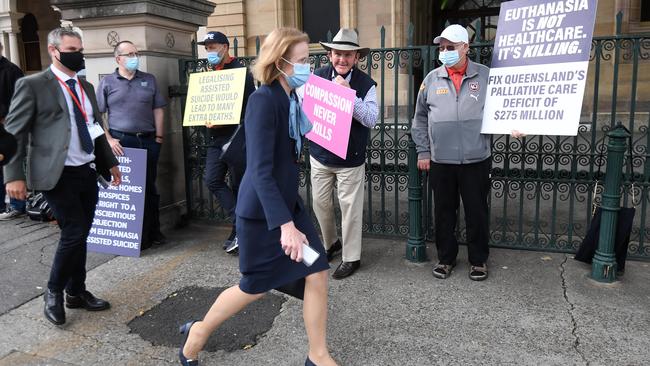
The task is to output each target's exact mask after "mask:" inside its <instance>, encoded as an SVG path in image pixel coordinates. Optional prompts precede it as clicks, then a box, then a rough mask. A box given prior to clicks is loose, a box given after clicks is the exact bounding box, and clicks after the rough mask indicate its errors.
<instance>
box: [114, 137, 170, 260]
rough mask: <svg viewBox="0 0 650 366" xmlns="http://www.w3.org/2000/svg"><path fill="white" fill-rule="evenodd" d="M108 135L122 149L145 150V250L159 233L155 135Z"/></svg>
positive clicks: (143, 239) (158, 145) (143, 229)
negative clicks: (116, 140) (117, 141)
mask: <svg viewBox="0 0 650 366" xmlns="http://www.w3.org/2000/svg"><path fill="white" fill-rule="evenodd" d="M110 133H111V136H113V138H116V139H118V140H120V145H122V146H123V147H131V148H135V149H145V150H147V180H146V183H145V194H144V215H143V217H142V246H143V247H144V248H146V247H148V245H149V242H150V240H151V239H153V238H156V237H158V235H159V233H160V210H159V209H160V195H159V194H158V189H157V188H156V178H157V176H158V159H159V158H160V144H159V143H157V142H156V138H155V136H154V135H155V134H151V135H150V136H147V137H142V136H132V135H126V134H124V133H122V132H120V131H116V130H110Z"/></svg>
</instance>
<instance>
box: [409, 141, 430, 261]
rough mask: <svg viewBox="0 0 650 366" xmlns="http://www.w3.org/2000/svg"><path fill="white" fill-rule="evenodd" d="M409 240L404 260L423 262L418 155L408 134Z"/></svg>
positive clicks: (425, 256)
mask: <svg viewBox="0 0 650 366" xmlns="http://www.w3.org/2000/svg"><path fill="white" fill-rule="evenodd" d="M408 163H409V165H408V166H409V185H408V190H409V193H408V197H409V238H408V242H407V243H406V259H408V260H409V261H411V262H425V261H426V260H427V247H426V246H425V245H424V236H423V235H422V182H421V180H420V171H419V170H418V154H417V152H416V151H415V142H413V139H412V138H411V134H410V133H409V156H408Z"/></svg>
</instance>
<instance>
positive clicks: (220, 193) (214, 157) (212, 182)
mask: <svg viewBox="0 0 650 366" xmlns="http://www.w3.org/2000/svg"><path fill="white" fill-rule="evenodd" d="M211 140H212V145H211V146H210V147H208V151H207V155H206V157H205V175H204V177H203V180H204V181H205V185H206V186H207V187H208V189H209V190H210V192H212V194H213V195H214V196H215V197H216V198H217V200H219V204H220V205H221V207H222V208H223V209H224V210H225V211H226V212H227V213H228V215H229V216H230V219H231V220H232V221H233V223H234V222H235V204H236V201H237V191H238V189H239V183H240V182H241V178H242V176H243V175H244V172H243V171H241V170H242V169H241V168H239V167H235V166H230V165H228V164H226V162H225V161H223V160H221V152H222V150H221V148H222V147H223V145H224V144H225V143H226V142H228V138H226V137H223V138H214V137H212V138H211ZM228 172H230V187H229V186H228V184H227V183H226V174H227V173H228Z"/></svg>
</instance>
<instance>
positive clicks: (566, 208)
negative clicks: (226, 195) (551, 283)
mask: <svg viewBox="0 0 650 366" xmlns="http://www.w3.org/2000/svg"><path fill="white" fill-rule="evenodd" d="M621 19H622V15H621V14H619V16H618V22H619V29H620V21H621ZM380 32H381V33H380V36H381V47H380V48H378V49H372V50H371V52H370V54H369V55H368V56H366V57H365V58H364V59H362V60H361V62H360V65H359V68H360V69H361V70H363V71H365V72H367V73H368V74H370V76H371V77H373V79H374V80H375V81H377V82H378V84H379V86H378V102H379V104H380V115H379V122H378V123H377V126H376V127H375V128H374V129H373V130H372V132H371V136H370V141H369V144H368V149H367V157H366V198H365V203H364V224H363V230H364V232H365V233H367V234H377V235H389V236H397V237H406V236H407V235H408V234H409V222H411V221H412V220H415V222H419V223H421V228H422V230H423V233H424V236H425V239H428V240H430V239H431V238H433V235H434V230H435V228H434V226H433V220H432V212H433V210H432V197H431V195H430V194H429V188H428V183H427V182H428V179H426V176H425V174H421V175H420V176H421V182H422V188H423V189H422V192H423V195H422V197H421V200H422V202H423V207H424V209H423V210H422V212H421V213H419V214H416V215H415V216H414V217H410V216H409V210H408V205H409V202H408V199H409V192H408V183H409V169H408V157H409V156H408V155H409V134H408V132H409V127H410V121H411V119H412V117H413V113H414V103H415V99H416V97H417V89H418V87H419V84H420V81H421V80H422V79H423V78H424V76H426V74H427V73H428V72H429V71H431V70H433V68H435V65H436V60H437V49H436V48H435V47H433V46H428V45H427V46H409V47H403V48H386V47H384V45H385V43H384V40H385V29H384V28H383V27H382V28H381V30H380ZM410 35H412V26H411V27H410V30H409V39H411V37H410ZM476 39H477V43H474V44H472V45H471V47H470V57H471V58H472V59H473V60H475V61H477V62H481V63H484V64H488V65H489V62H490V60H491V55H492V44H491V43H483V42H481V38H480V35H478V37H477V38H476ZM236 42H237V41H236V40H235V42H234V47H233V49H234V50H237V43H236ZM409 44H410V42H409ZM257 45H258V49H259V40H258V43H257ZM240 59H242V60H243V61H244V62H245V63H247V64H250V63H251V61H252V58H250V57H244V58H240ZM310 59H311V63H312V65H313V66H314V67H319V66H320V65H323V64H325V63H327V57H326V55H325V54H323V53H318V54H312V55H311V56H310ZM179 67H180V73H181V84H182V85H181V88H180V90H181V92H180V93H178V94H177V96H178V97H181V98H182V101H181V105H182V107H183V108H184V99H185V98H184V97H185V95H184V90H186V89H187V85H186V81H187V76H188V75H189V74H190V73H192V72H199V71H204V70H206V67H207V61H206V60H198V59H193V60H181V61H180V62H179ZM646 75H650V35H623V34H620V32H617V34H616V35H614V36H609V37H595V38H594V40H593V44H592V50H591V58H590V66H589V77H588V80H587V90H586V92H585V102H584V105H585V107H583V111H582V120H581V124H580V128H579V132H578V135H577V136H530V137H525V138H523V139H521V140H517V139H513V138H511V137H510V136H507V135H493V136H492V152H493V154H492V157H493V158H492V159H493V167H492V192H491V195H490V210H491V212H490V227H491V234H490V242H491V245H493V246H498V247H507V248H518V249H532V250H544V251H559V252H573V251H575V249H576V248H577V246H578V245H579V244H580V242H581V241H582V238H583V237H584V234H585V232H586V230H587V227H588V226H589V224H590V220H591V212H592V206H593V202H594V199H595V200H596V202H597V201H598V193H597V194H596V197H594V195H593V188H594V185H595V181H596V180H597V179H602V177H603V176H604V173H605V171H604V170H605V168H604V159H603V158H602V156H601V153H602V152H604V149H606V143H607V141H606V138H605V133H606V132H607V131H609V130H610V129H611V128H612V127H614V125H615V124H616V123H617V122H622V123H623V124H624V125H625V126H626V127H627V128H628V129H629V130H630V131H631V132H632V135H633V138H632V147H631V148H632V154H633V158H632V160H633V161H632V163H633V164H632V166H633V171H630V169H629V168H627V169H626V171H625V172H624V183H623V186H622V187H621V189H622V191H623V200H622V201H623V202H622V203H623V204H628V205H629V204H631V202H630V201H631V189H632V185H631V184H630V178H631V177H632V176H633V175H634V182H635V184H634V186H633V187H634V193H635V196H636V197H637V201H638V202H637V215H636V217H635V222H634V228H633V232H632V235H631V244H630V256H631V257H636V258H650V244H648V239H649V235H650V232H649V230H648V228H647V227H646V223H647V213H648V212H647V211H648V204H649V203H650V196H649V194H648V188H649V183H648V177H650V159H648V150H647V147H648V146H649V145H650V133H649V131H648V127H649V126H650V97H649V96H648V94H642V93H638V87H639V86H640V85H641V83H639V80H640V79H642V80H647V79H648V78H650V77H649V76H646ZM643 78H645V79H643ZM649 92H650V90H649ZM183 138H184V154H185V163H186V165H185V166H186V187H187V202H188V208H189V213H190V215H192V216H195V217H201V218H208V219H212V220H216V221H223V220H225V219H226V215H225V214H224V212H223V211H222V210H221V209H220V208H219V206H218V203H217V202H216V200H214V198H213V197H212V196H211V195H210V193H209V191H208V190H207V188H206V187H205V186H204V184H203V182H202V176H203V172H204V166H205V154H206V147H207V141H208V140H207V139H206V129H205V128H204V127H192V128H184V132H183ZM307 148H308V146H307ZM599 166H601V168H599ZM309 169H310V167H309V159H306V161H305V162H304V164H303V169H302V171H301V175H300V180H301V190H302V194H303V198H305V203H306V204H307V205H308V206H310V207H311V187H310V182H309ZM599 172H600V173H599ZM599 191H600V189H599ZM458 226H459V227H458V235H459V237H460V241H462V240H463V238H464V237H465V232H464V219H463V218H462V209H461V210H459V220H458Z"/></svg>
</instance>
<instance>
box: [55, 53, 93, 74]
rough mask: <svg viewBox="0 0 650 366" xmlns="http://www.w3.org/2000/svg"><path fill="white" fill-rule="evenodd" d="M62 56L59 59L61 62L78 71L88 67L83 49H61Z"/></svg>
mask: <svg viewBox="0 0 650 366" xmlns="http://www.w3.org/2000/svg"><path fill="white" fill-rule="evenodd" d="M59 54H60V57H61V58H59V59H58V60H59V62H61V64H62V65H63V66H65V67H67V68H68V69H70V70H72V71H74V72H77V71H79V70H83V69H84V68H85V67H86V63H85V62H84V54H83V53H82V52H81V51H75V52H63V51H61V50H59Z"/></svg>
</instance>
